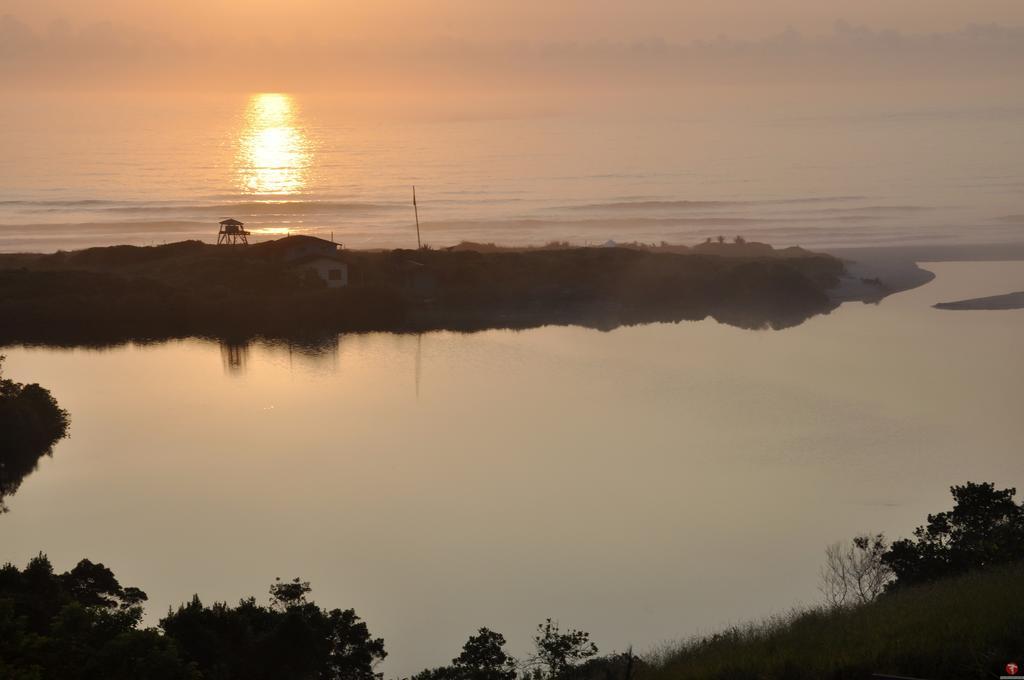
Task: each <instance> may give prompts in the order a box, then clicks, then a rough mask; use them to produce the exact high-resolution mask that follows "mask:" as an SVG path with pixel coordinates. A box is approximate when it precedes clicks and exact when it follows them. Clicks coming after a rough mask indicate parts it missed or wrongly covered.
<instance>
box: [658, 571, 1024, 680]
mask: <svg viewBox="0 0 1024 680" xmlns="http://www.w3.org/2000/svg"><path fill="white" fill-rule="evenodd" d="M658 657H659V658H657V659H656V660H655V661H654V663H653V665H652V666H651V667H649V668H648V669H647V670H646V671H645V672H644V673H643V680H691V679H697V678H701V679H703V678H716V679H717V678H764V679H766V680H767V679H773V680H774V679H776V678H779V679H781V678H787V679H788V678H793V679H803V678H808V679H810V678H814V679H825V678H833V679H840V678H841V679H843V680H847V679H851V680H852V679H858V680H859V679H861V678H871V677H872V675H873V674H875V673H879V674H890V675H896V676H909V677H913V678H929V679H932V680H939V679H945V678H949V679H953V678H956V679H960V678H997V677H999V675H1001V674H1003V672H1004V671H1003V667H1004V666H1005V664H1006V663H1008V662H1010V661H1015V662H1017V663H1018V664H1020V663H1022V662H1024V564H1020V563H1018V564H1014V565H1010V566H1005V567H998V568H990V569H986V570H984V571H981V572H975V573H971V574H968V575H966V576H962V577H958V578H954V579H948V580H944V581H938V582H935V583H931V584H928V585H925V586H918V587H914V588H907V589H905V590H901V591H899V592H896V593H893V594H890V595H886V596H883V597H881V598H879V599H878V600H877V601H875V602H873V603H871V604H868V605H864V606H861V607H856V608H851V609H842V610H826V609H816V610H811V611H804V612H798V613H794V614H791V615H789V616H784V617H777V618H775V619H771V620H769V621H767V622H763V623H760V624H752V625H749V626H745V627H739V628H734V629H731V630H728V631H725V632H723V633H719V634H716V635H713V636H710V637H704V638H697V639H693V640H690V641H688V642H685V643H683V644H681V645H679V646H677V647H675V648H669V649H666V650H664V651H662V652H661V653H660V654H659V655H658Z"/></svg>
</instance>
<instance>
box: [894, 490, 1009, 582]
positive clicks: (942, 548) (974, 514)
mask: <svg viewBox="0 0 1024 680" xmlns="http://www.w3.org/2000/svg"><path fill="white" fill-rule="evenodd" d="M950 491H951V493H952V494H953V501H954V504H953V509H952V510H950V511H946V512H940V513H938V514H935V515H928V524H927V525H925V526H921V527H918V528H917V529H915V530H914V539H902V540H899V541H896V542H895V543H893V544H892V547H891V548H890V549H889V551H888V552H887V553H886V554H885V555H884V557H883V558H882V559H883V561H884V562H885V564H886V565H888V566H889V567H890V568H891V569H892V570H893V572H894V573H895V575H896V581H895V585H896V586H906V585H913V584H916V583H925V582H928V581H933V580H935V579H938V578H943V577H946V576H953V575H956V574H962V573H964V572H966V571H969V570H971V569H977V568H980V567H986V566H989V565H992V564H1000V563H1004V562H1012V561H1016V560H1021V559H1024V505H1018V504H1017V503H1015V502H1014V500H1013V497H1014V496H1015V495H1016V493H1017V490H1016V489H1013V488H1010V489H1001V490H996V488H995V485H994V484H992V483H983V484H977V483H974V482H967V483H966V484H964V485H963V486H954V487H951V488H950Z"/></svg>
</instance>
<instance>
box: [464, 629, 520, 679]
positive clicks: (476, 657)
mask: <svg viewBox="0 0 1024 680" xmlns="http://www.w3.org/2000/svg"><path fill="white" fill-rule="evenodd" d="M504 647H505V636H504V635H502V634H501V633H496V632H494V631H493V630H490V629H489V628H481V629H480V630H479V631H477V634H476V635H471V636H470V637H469V639H468V640H466V644H465V645H463V646H462V653H461V654H459V655H458V656H457V657H455V658H454V659H452V665H453V666H455V667H456V668H458V669H460V670H462V671H463V675H464V677H467V678H472V679H473V680H514V678H515V677H516V660H515V659H514V658H512V657H511V656H509V655H508V654H506V653H505V649H504Z"/></svg>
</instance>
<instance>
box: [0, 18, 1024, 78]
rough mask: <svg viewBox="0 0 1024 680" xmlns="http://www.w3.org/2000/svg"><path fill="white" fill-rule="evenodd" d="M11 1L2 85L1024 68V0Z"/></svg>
mask: <svg viewBox="0 0 1024 680" xmlns="http://www.w3.org/2000/svg"><path fill="white" fill-rule="evenodd" d="M3 11H4V15H2V16H0V84H2V83H5V82H6V83H8V85H9V86H10V87H31V88H37V89H39V88H51V89H53V88H68V87H87V88H89V87H117V88H121V89H126V88H130V89H136V88H149V89H153V88H157V89H159V88H168V87H175V88H182V87H195V88H217V89H225V88H231V89H238V90H263V91H266V90H277V89H286V90H295V89H306V88H308V89H325V88H326V89H358V88H363V89H375V90H391V91H405V90H408V89H409V88H417V89H421V90H428V91H429V90H433V89H437V88H446V89H452V88H462V89H466V88H469V89H474V90H481V89H484V90H489V91H493V90H535V89H543V88H547V89H549V90H550V89H557V90H560V91H566V90H581V91H582V90H586V91H594V90H595V89H600V90H603V91H623V90H636V89H638V88H647V89H650V88H652V87H653V88H655V89H660V90H665V89H666V88H669V87H677V86H683V85H686V84H694V83H703V84H709V83H713V84H723V83H724V84H728V83H733V84H735V83H743V84H745V85H755V84H757V85H763V84H764V83H776V82H806V81H814V82H830V83H833V82H845V81H851V80H852V81H858V82H863V81H869V80H870V81H880V80H887V81H892V80H894V79H903V80H906V81H913V82H917V81H934V80H935V79H937V78H939V79H942V80H949V79H959V80H961V81H970V82H976V81H978V80H979V79H992V78H996V79H1005V78H1010V79H1019V77H1020V74H1021V73H1024V2H1022V1H1021V0H971V1H970V2H958V1H951V0H827V1H825V0H632V1H628V0H514V1H513V0H487V1H486V2H484V1H481V0H376V1H374V2H364V1H356V0H347V1H342V0H176V1H175V2H174V3H145V2H138V1H137V0H76V2H74V3H68V2H66V0H5V3H4V10H3ZM936 36H937V37H936ZM1004 89H1005V88H1004Z"/></svg>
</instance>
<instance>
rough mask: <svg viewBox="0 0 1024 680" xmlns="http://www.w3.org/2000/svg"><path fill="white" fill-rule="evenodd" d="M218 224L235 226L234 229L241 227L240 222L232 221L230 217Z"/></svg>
mask: <svg viewBox="0 0 1024 680" xmlns="http://www.w3.org/2000/svg"><path fill="white" fill-rule="evenodd" d="M220 223H221V224H227V225H231V226H236V227H240V226H242V223H241V222H239V221H238V220H236V219H234V218H232V217H229V218H227V219H226V220H221V221H220Z"/></svg>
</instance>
